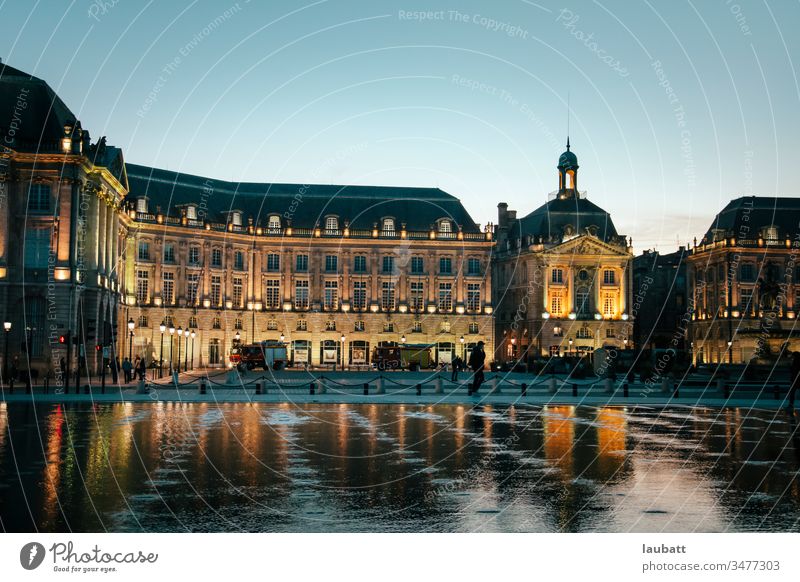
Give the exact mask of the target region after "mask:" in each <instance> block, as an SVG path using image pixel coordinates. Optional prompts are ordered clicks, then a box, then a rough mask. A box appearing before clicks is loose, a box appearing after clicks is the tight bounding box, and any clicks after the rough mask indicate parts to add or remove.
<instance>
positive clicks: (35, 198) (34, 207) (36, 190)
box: [28, 184, 50, 212]
mask: <svg viewBox="0 0 800 582" xmlns="http://www.w3.org/2000/svg"><path fill="white" fill-rule="evenodd" d="M28 210H29V211H30V212H49V210H50V186H49V185H47V184H31V188H30V194H29V195H28Z"/></svg>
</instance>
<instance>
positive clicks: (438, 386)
mask: <svg viewBox="0 0 800 582" xmlns="http://www.w3.org/2000/svg"><path fill="white" fill-rule="evenodd" d="M433 387H434V389H433V392H434V393H435V394H441V393H442V392H444V390H443V389H442V377H441V376H436V379H435V380H434V381H433Z"/></svg>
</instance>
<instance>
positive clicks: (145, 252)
mask: <svg viewBox="0 0 800 582" xmlns="http://www.w3.org/2000/svg"><path fill="white" fill-rule="evenodd" d="M139 260H140V261H149V260H150V243H149V242H147V241H143V240H140V241H139Z"/></svg>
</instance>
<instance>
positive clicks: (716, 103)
mask: <svg viewBox="0 0 800 582" xmlns="http://www.w3.org/2000/svg"><path fill="white" fill-rule="evenodd" d="M420 11H422V12H420ZM798 22H800V4H799V3H798V2H789V1H784V2H741V3H740V4H737V3H736V2H732V1H731V2H728V1H726V0H713V1H707V2H684V1H676V2H672V1H670V2H664V1H662V2H655V1H649V2H648V1H644V2H636V3H632V2H622V1H619V2H605V1H604V2H559V3H550V2H538V3H537V2H529V1H524V0H508V1H505V2H465V1H462V2H441V1H436V0H431V1H428V2H418V1H416V2H415V1H411V0H409V1H407V2H392V3H389V2H365V1H338V0H320V1H317V2H309V3H306V2H285V1H271V2H268V3H267V2H264V3H261V2H255V1H252V2H247V1H246V0H239V2H230V3H228V2H225V1H216V2H211V1H195V2H191V3H189V4H188V5H178V3H172V2H159V3H156V2H152V1H151V2H147V3H145V2H134V1H128V0H117V1H116V2H114V1H113V0H106V1H105V2H103V1H102V0H97V1H95V2H88V1H77V0H76V1H73V2H71V3H67V2H57V1H40V2H10V1H2V0H0V57H2V59H3V63H7V64H9V65H11V66H14V67H16V68H19V69H22V70H24V71H27V72H29V73H31V74H33V75H35V76H38V77H41V78H43V79H45V80H46V81H47V82H48V83H49V84H50V85H51V86H52V87H53V88H54V89H55V90H56V91H57V92H58V94H59V95H60V96H61V98H62V99H63V100H64V101H65V103H66V104H67V105H68V106H69V107H70V108H71V109H72V110H73V112H75V113H76V115H77V116H78V117H79V119H80V120H81V122H82V124H83V127H84V128H87V129H89V131H90V132H91V133H92V136H93V139H96V138H98V137H100V136H101V135H106V136H108V143H109V144H113V145H116V146H118V147H121V148H123V150H124V154H125V157H126V160H127V161H128V162H132V163H139V164H147V165H153V166H156V167H162V168H168V169H171V170H179V171H181V172H186V173H193V174H200V175H205V176H211V177H213V178H219V179H228V180H243V181H261V182H269V181H274V182H298V183H341V184H367V185H402V186H438V187H439V188H441V189H443V190H445V191H447V192H449V193H451V194H453V195H455V196H457V197H459V198H460V199H461V200H462V201H463V202H464V204H465V206H466V208H467V209H468V210H469V212H470V213H471V215H472V216H473V218H474V219H475V220H476V221H477V222H479V223H482V224H485V223H486V222H488V221H492V222H496V220H497V209H496V207H497V204H498V203H499V202H507V203H508V204H509V207H510V208H512V209H516V210H517V211H518V212H519V214H520V215H523V214H527V213H528V212H530V211H532V210H533V209H535V208H536V207H538V206H540V205H541V204H543V203H544V202H545V201H546V200H547V195H548V193H550V192H552V191H553V190H555V189H556V187H557V181H556V169H555V166H556V162H557V158H558V155H559V154H560V153H561V152H562V151H563V150H564V145H565V141H566V135H567V118H568V116H567V110H568V107H567V99H568V95H569V109H570V110H571V114H570V121H569V135H570V140H571V143H572V150H573V151H574V152H575V153H576V154H577V156H578V159H579V162H580V166H581V167H580V172H579V176H578V187H579V189H580V190H586V191H587V192H588V196H589V198H590V200H592V201H594V202H595V203H596V204H598V205H600V206H601V207H603V208H604V209H606V210H607V211H609V212H610V213H611V215H612V217H613V219H614V222H615V224H616V226H617V230H618V231H619V232H620V233H624V234H628V235H630V236H632V237H633V241H634V246H635V249H636V253H637V254H638V253H639V252H641V251H642V250H643V249H645V248H653V247H656V248H658V249H659V250H661V251H664V252H667V251H670V250H672V249H674V248H675V247H676V246H677V244H678V242H680V243H686V242H688V241H690V240H691V239H692V238H693V237H695V236H697V237H700V236H702V234H703V233H704V232H705V230H706V229H707V228H708V226H709V224H710V222H711V220H712V218H713V217H714V215H715V214H716V213H717V212H718V211H719V210H720V209H721V208H722V207H723V206H725V204H726V203H727V202H728V201H729V200H730V199H732V198H735V197H738V196H741V195H749V194H757V195H762V196H775V195H777V196H798V195H800V192H799V191H798V190H799V189H798V180H799V179H800V164H798V163H797V156H798V153H799V152H800V147H799V146H800V115H798V105H800V85H798V79H797V76H796V69H795V66H796V64H797V63H800V51H799V50H798V48H799V47H800V40H798V38H797V35H796V33H795V31H794V28H795V27H796V24H797V23H798Z"/></svg>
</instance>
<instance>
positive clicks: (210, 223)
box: [123, 165, 494, 365]
mask: <svg viewBox="0 0 800 582" xmlns="http://www.w3.org/2000/svg"><path fill="white" fill-rule="evenodd" d="M127 170H128V178H129V180H130V193H129V194H128V200H129V201H130V202H129V203H130V205H131V206H130V211H129V214H128V220H127V222H126V225H127V228H128V232H129V236H128V239H127V247H126V253H127V257H128V258H129V259H131V260H128V261H127V262H126V269H125V277H124V284H123V293H124V294H125V303H126V305H127V306H128V308H129V310H130V316H131V318H132V319H134V322H135V326H136V330H137V332H136V337H135V340H134V342H135V343H134V345H135V351H137V352H141V353H146V354H147V356H148V357H152V356H156V357H157V356H158V352H160V341H161V337H160V336H161V332H160V331H159V325H160V324H161V322H162V321H164V322H165V324H166V326H167V327H169V326H170V325H173V326H175V327H178V326H181V327H183V328H187V327H188V328H191V329H194V330H197V334H199V337H198V338H197V341H198V346H197V347H198V349H197V350H196V351H195V354H194V359H195V364H199V363H202V364H204V365H205V364H210V365H221V364H223V363H224V362H225V361H226V356H227V352H228V350H229V348H230V346H231V344H232V341H233V338H234V334H236V333H237V332H238V333H239V334H240V336H241V339H242V341H245V342H249V341H253V340H257V341H260V340H278V339H281V337H283V338H284V339H285V341H287V342H290V346H291V351H290V357H291V358H292V359H293V360H294V362H295V363H303V362H308V363H311V364H315V365H316V364H333V363H339V364H341V363H342V362H344V363H345V364H347V365H351V364H366V363H368V362H369V361H370V355H371V351H372V349H373V348H374V347H376V346H378V345H382V344H387V343H390V344H394V343H400V342H402V341H406V342H407V343H409V344H429V345H432V346H433V348H434V350H433V351H434V354H433V355H434V356H435V357H436V359H437V360H438V361H445V362H449V361H450V359H451V358H452V357H454V356H455V355H456V353H459V354H460V353H461V351H462V350H464V349H468V348H469V347H470V346H471V345H473V344H474V343H476V342H477V341H478V340H484V341H486V342H487V343H488V344H489V345H491V344H492V335H493V330H492V326H491V312H492V307H491V297H490V293H489V289H490V286H491V279H490V277H489V272H490V270H489V260H490V256H491V250H492V247H493V244H494V243H493V240H492V233H491V232H489V231H487V232H483V231H481V229H480V228H479V227H478V225H476V224H475V223H474V222H473V221H472V219H471V218H470V216H469V214H468V213H467V212H466V210H465V209H464V207H463V206H462V205H461V203H460V202H459V201H458V200H457V199H456V198H454V197H453V196H451V195H449V194H447V193H445V192H442V191H441V190H438V189H433V188H390V187H369V186H326V185H302V184H254V183H239V184H236V183H230V182H223V181H220V180H212V179H210V178H201V177H197V176H189V175H184V174H179V173H176V172H169V171H165V170H157V169H153V168H146V167H142V166H135V165H128V166H127ZM461 338H464V341H463V344H462V342H461ZM166 342H167V345H168V343H169V338H168V337H167V338H166ZM175 347H176V348H177V343H176V344H175ZM168 358H169V356H168V351H165V359H168ZM184 359H185V357H184Z"/></svg>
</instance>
